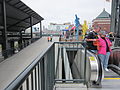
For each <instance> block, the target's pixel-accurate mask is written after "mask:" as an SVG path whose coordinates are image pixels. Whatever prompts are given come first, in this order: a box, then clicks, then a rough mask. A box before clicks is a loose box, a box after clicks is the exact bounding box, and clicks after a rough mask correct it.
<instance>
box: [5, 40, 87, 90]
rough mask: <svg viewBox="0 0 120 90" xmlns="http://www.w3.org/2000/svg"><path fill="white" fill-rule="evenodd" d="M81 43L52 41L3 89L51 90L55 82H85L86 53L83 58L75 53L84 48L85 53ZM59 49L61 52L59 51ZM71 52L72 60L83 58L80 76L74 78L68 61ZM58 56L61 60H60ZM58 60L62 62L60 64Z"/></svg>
mask: <svg viewBox="0 0 120 90" xmlns="http://www.w3.org/2000/svg"><path fill="white" fill-rule="evenodd" d="M81 44H83V42H55V43H53V44H52V45H51V46H50V47H48V48H47V49H46V51H44V52H43V53H42V54H40V55H39V56H38V57H36V58H35V59H34V60H33V62H32V63H31V64H30V65H29V66H28V67H27V68H26V69H25V70H24V71H23V72H21V73H20V74H19V76H18V77H17V78H15V79H14V80H13V81H12V82H11V83H10V84H9V85H8V86H7V87H6V88H5V90H53V88H54V85H55V83H58V82H61V83H65V82H66V83H68V82H71V83H74V82H78V83H84V84H86V77H85V76H86V54H85V55H84V56H83V57H84V58H83V57H82V58H80V57H79V53H77V52H79V50H84V52H85V53H86V48H85V47H83V46H82V45H81ZM60 49H61V52H59V51H60ZM62 51H63V52H64V53H63V52H62ZM71 52H72V54H73V57H74V60H76V59H84V60H83V62H82V63H83V64H84V65H83V66H84V68H83V69H84V70H83V73H82V74H83V75H82V76H81V77H82V78H75V76H74V75H73V73H74V72H73V71H72V63H71V61H70V57H71V55H72V54H71ZM60 53H61V55H60ZM60 56H61V60H62V59H63V61H60ZM73 57H72V58H73ZM66 59H67V61H66ZM60 62H61V64H62V63H64V64H63V65H60ZM66 68H67V69H66ZM61 69H62V70H61ZM60 70H61V71H60ZM65 70H66V71H65ZM67 74H70V75H67Z"/></svg>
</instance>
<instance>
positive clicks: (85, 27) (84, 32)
mask: <svg viewBox="0 0 120 90" xmlns="http://www.w3.org/2000/svg"><path fill="white" fill-rule="evenodd" d="M87 30H88V25H87V21H86V20H85V21H84V24H83V25H82V39H84V38H85V34H86V31H87Z"/></svg>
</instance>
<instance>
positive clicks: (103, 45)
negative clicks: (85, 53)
mask: <svg viewBox="0 0 120 90" xmlns="http://www.w3.org/2000/svg"><path fill="white" fill-rule="evenodd" d="M105 39H106V41H107V43H108V47H109V50H110V51H111V48H110V46H112V43H111V42H110V40H109V38H107V37H105ZM98 40H99V50H98V54H104V55H106V48H107V46H106V42H105V40H103V39H102V38H101V37H99V39H98Z"/></svg>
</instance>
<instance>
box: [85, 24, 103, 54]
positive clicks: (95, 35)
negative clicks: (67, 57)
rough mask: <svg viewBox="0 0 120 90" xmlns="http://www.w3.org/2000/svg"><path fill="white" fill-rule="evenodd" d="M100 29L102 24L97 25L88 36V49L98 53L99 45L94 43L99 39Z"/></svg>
mask: <svg viewBox="0 0 120 90" xmlns="http://www.w3.org/2000/svg"><path fill="white" fill-rule="evenodd" d="M100 29H101V27H100V26H95V27H94V30H93V31H91V32H89V33H88V35H87V37H86V41H87V49H88V50H89V51H91V52H93V53H97V46H96V45H94V42H96V41H97V39H98V33H99V31H100Z"/></svg>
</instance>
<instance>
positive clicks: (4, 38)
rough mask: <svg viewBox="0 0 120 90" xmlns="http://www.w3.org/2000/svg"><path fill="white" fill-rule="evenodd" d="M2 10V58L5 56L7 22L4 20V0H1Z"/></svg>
mask: <svg viewBox="0 0 120 90" xmlns="http://www.w3.org/2000/svg"><path fill="white" fill-rule="evenodd" d="M2 11H3V25H4V29H3V30H2V37H3V44H2V50H3V56H4V58H7V57H8V55H7V52H6V50H7V34H6V33H7V22H6V2H5V0H3V3H2Z"/></svg>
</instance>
